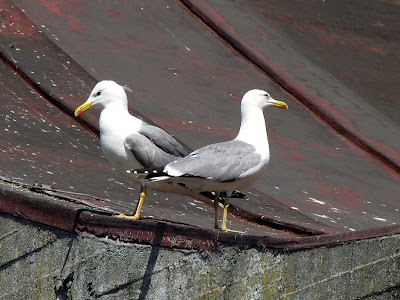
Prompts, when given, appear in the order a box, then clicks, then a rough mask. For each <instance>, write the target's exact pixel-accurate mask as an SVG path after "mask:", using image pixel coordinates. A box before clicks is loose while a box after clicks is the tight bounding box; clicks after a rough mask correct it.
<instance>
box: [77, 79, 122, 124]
mask: <svg viewBox="0 0 400 300" xmlns="http://www.w3.org/2000/svg"><path fill="white" fill-rule="evenodd" d="M110 104H120V105H122V106H124V107H127V105H128V99H127V97H126V93H125V90H124V87H122V86H120V85H119V84H118V83H116V82H114V81H112V80H103V81H100V82H99V83H97V84H96V86H95V87H94V88H93V90H92V92H91V93H90V95H89V98H88V99H87V100H86V102H85V103H83V104H82V105H81V106H79V107H78V108H77V109H76V110H75V116H76V117H77V116H80V115H81V114H83V113H84V112H85V111H86V110H88V109H89V108H91V107H92V106H98V107H101V108H105V107H106V106H108V105H110Z"/></svg>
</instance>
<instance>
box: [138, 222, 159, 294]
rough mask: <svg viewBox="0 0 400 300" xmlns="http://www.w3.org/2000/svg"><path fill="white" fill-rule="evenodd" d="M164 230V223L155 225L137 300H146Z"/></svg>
mask: <svg viewBox="0 0 400 300" xmlns="http://www.w3.org/2000/svg"><path fill="white" fill-rule="evenodd" d="M165 228H166V223H161V222H160V223H157V226H156V230H155V236H154V240H153V247H152V248H151V252H150V256H149V260H148V262H147V266H146V270H145V272H144V276H143V281H142V286H141V287H140V295H139V298H138V299H139V300H142V299H146V296H147V293H148V291H149V287H150V284H151V279H152V274H153V271H154V267H155V265H156V262H157V259H158V255H159V253H160V248H161V241H162V238H163V236H164V233H165Z"/></svg>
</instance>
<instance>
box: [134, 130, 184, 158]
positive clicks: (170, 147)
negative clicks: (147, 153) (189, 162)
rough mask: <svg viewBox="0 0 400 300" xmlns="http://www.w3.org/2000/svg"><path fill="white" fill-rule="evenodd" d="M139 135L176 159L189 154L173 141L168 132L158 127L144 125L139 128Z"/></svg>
mask: <svg viewBox="0 0 400 300" xmlns="http://www.w3.org/2000/svg"><path fill="white" fill-rule="evenodd" d="M139 133H140V134H142V135H144V136H145V137H147V138H148V139H149V140H150V141H152V142H153V143H154V144H155V145H156V146H157V147H159V148H160V149H161V150H163V151H165V152H166V153H169V154H171V155H174V156H176V157H184V156H186V155H188V154H189V153H188V151H186V149H185V148H184V147H183V146H182V144H180V143H179V142H178V141H177V140H176V139H174V138H173V137H172V136H171V135H170V134H169V133H168V132H166V131H165V130H163V129H161V128H159V127H156V126H152V125H149V124H144V125H142V127H141V128H140V130H139Z"/></svg>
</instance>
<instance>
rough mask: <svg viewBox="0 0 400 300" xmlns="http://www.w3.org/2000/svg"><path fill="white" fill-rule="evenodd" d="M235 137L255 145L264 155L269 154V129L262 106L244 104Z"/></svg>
mask: <svg viewBox="0 0 400 300" xmlns="http://www.w3.org/2000/svg"><path fill="white" fill-rule="evenodd" d="M235 139H236V140H240V141H243V142H245V143H248V144H251V145H253V146H254V147H256V151H257V152H258V153H260V154H262V156H269V144H268V136H267V129H266V127H265V119H264V113H263V111H262V109H261V108H259V107H254V106H250V105H242V122H241V125H240V130H239V133H238V135H237V137H236V138H235Z"/></svg>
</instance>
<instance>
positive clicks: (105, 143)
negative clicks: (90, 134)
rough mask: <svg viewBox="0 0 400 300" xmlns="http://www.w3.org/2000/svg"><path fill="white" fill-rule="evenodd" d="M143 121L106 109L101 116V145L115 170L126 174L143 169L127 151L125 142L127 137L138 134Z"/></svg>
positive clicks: (127, 114)
mask: <svg viewBox="0 0 400 300" xmlns="http://www.w3.org/2000/svg"><path fill="white" fill-rule="evenodd" d="M140 122H141V120H139V119H137V118H135V117H133V116H131V115H130V114H129V113H128V112H124V111H119V110H118V109H108V108H105V109H103V111H102V112H101V114H100V120H99V125H100V145H101V150H102V151H103V154H104V156H105V157H106V158H107V160H108V161H109V162H110V164H111V165H112V166H113V168H115V169H117V170H120V171H122V172H125V171H126V170H128V169H133V168H141V167H142V165H141V164H139V162H138V161H137V160H136V158H135V157H134V156H133V155H132V153H131V152H129V151H126V149H125V146H124V141H125V139H126V137H127V136H129V135H131V134H133V133H136V132H137V131H138V130H139V128H140Z"/></svg>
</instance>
